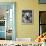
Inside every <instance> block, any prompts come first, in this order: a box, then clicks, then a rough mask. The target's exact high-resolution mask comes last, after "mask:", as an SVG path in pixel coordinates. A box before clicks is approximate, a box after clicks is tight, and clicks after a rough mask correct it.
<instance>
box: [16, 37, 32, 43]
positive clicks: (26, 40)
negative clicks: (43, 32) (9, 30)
mask: <svg viewBox="0 0 46 46" xmlns="http://www.w3.org/2000/svg"><path fill="white" fill-rule="evenodd" d="M16 41H18V42H20V41H22V42H23V41H24V42H31V41H32V38H16Z"/></svg>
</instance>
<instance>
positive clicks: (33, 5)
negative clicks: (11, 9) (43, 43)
mask: <svg viewBox="0 0 46 46" xmlns="http://www.w3.org/2000/svg"><path fill="white" fill-rule="evenodd" d="M0 2H16V37H17V38H25V37H26V38H36V37H37V36H38V34H39V10H46V5H42V4H38V0H3V1H0ZM23 9H30V10H32V12H33V14H32V16H33V23H32V24H26V25H25V24H22V22H21V21H22V10H23Z"/></svg>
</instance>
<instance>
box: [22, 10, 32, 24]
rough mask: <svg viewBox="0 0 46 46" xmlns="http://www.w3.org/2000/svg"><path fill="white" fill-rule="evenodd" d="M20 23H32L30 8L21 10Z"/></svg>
mask: <svg viewBox="0 0 46 46" xmlns="http://www.w3.org/2000/svg"><path fill="white" fill-rule="evenodd" d="M22 23H26V24H30V23H32V10H22Z"/></svg>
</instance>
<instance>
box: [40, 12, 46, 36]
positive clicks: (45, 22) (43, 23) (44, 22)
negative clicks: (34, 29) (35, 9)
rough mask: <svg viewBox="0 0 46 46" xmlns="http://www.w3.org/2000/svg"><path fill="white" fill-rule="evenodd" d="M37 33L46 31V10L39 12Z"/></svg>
mask: <svg viewBox="0 0 46 46" xmlns="http://www.w3.org/2000/svg"><path fill="white" fill-rule="evenodd" d="M39 29H40V31H39V35H40V34H43V33H45V32H46V11H40V12H39Z"/></svg>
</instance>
